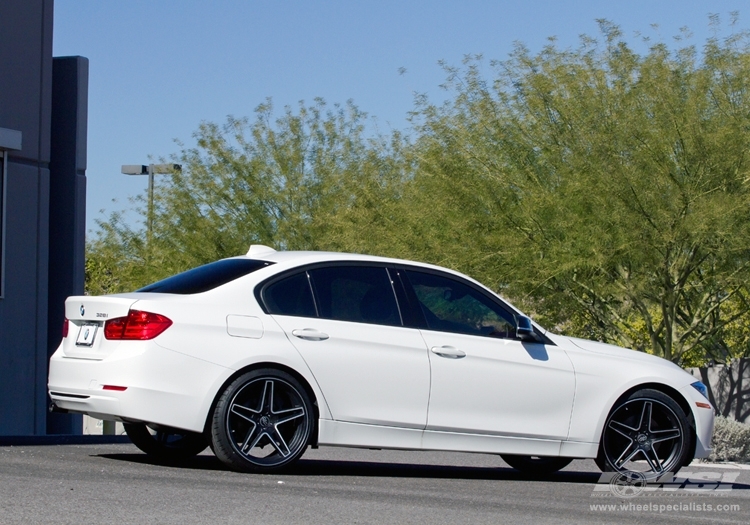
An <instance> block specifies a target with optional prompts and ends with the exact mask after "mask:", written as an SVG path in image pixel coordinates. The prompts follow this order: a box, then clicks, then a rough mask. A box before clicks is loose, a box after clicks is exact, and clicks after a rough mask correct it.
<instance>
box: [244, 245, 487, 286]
mask: <svg viewBox="0 0 750 525" xmlns="http://www.w3.org/2000/svg"><path fill="white" fill-rule="evenodd" d="M237 258H247V259H255V260H261V261H268V262H273V263H278V264H284V266H286V265H293V266H297V265H304V264H315V263H318V262H336V261H342V262H344V261H357V262H377V263H381V264H390V265H407V266H419V267H421V268H432V269H435V270H440V271H443V272H450V273H454V274H456V275H460V276H461V277H468V276H466V275H464V274H462V273H460V272H456V271H454V270H451V269H450V268H444V267H442V266H436V265H434V264H429V263H424V262H419V261H410V260H407V259H396V258H392V257H381V256H379V255H366V254H361V253H346V252H318V251H271V250H268V251H263V252H259V253H257V254H256V253H248V254H247V255H241V256H238V257H237ZM472 280H473V279H472Z"/></svg>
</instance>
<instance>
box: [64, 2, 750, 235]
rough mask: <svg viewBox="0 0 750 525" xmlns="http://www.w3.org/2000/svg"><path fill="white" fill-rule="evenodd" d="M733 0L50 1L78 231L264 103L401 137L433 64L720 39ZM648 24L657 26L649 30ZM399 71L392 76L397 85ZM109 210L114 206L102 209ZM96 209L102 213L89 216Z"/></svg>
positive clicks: (434, 85)
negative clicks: (712, 22) (79, 181)
mask: <svg viewBox="0 0 750 525" xmlns="http://www.w3.org/2000/svg"><path fill="white" fill-rule="evenodd" d="M746 5H747V3H746V2H743V1H740V0H726V1H725V0H629V1H626V2H614V1H606V2H605V1H594V0H579V1H575V2H574V1H570V0H557V1H553V0H525V1H518V0H514V1H507V0H497V1H479V0H460V1H455V0H434V1H423V0H411V1H410V0H401V1H392V0H376V1H370V0H359V1H358V0H349V1H343V0H331V1H308V2H304V1H299V0H289V1H283V0H276V1H257V0H244V1H243V0H128V1H127V2H123V1H120V2H114V1H102V0H56V1H55V28H54V39H53V42H54V45H53V47H54V55H55V56H68V55H81V56H85V57H87V58H88V59H89V61H90V64H89V67H90V71H89V75H90V76H89V123H88V169H87V184H88V192H87V212H86V213H87V230H91V229H94V228H96V225H95V219H96V218H99V219H101V218H104V217H105V216H106V215H108V214H109V213H110V212H111V211H114V210H122V209H126V208H128V207H129V203H128V200H127V199H128V197H129V196H132V195H136V194H138V193H141V192H143V191H144V190H145V188H146V185H147V181H146V179H147V177H129V176H126V175H121V174H120V166H121V165H122V164H141V163H142V164H147V163H148V162H149V159H156V160H158V159H159V158H160V157H165V158H168V157H169V156H170V155H172V154H175V153H177V152H179V151H180V147H179V146H178V145H177V144H176V143H175V140H180V141H182V142H183V143H185V145H186V146H191V145H192V144H193V141H192V134H193V132H194V131H195V130H196V129H197V128H198V125H199V123H200V122H201V121H203V120H208V121H214V122H223V121H224V120H225V119H226V116H227V115H234V116H236V117H241V116H250V115H252V113H253V110H254V109H255V107H256V106H257V105H258V104H260V103H261V102H263V101H264V100H265V99H266V97H271V98H272V99H273V101H274V105H275V107H276V108H277V111H279V110H281V109H282V108H283V106H285V105H296V104H297V102H298V101H300V100H306V101H309V102H311V101H312V100H313V98H315V97H323V98H324V99H325V100H326V101H327V102H329V103H331V104H332V103H335V102H339V103H343V102H346V101H347V100H349V99H352V100H353V101H354V103H355V104H357V105H358V106H359V108H360V109H362V110H364V111H366V112H367V113H368V114H369V115H370V116H372V117H375V118H376V119H377V123H378V127H379V128H380V129H381V130H382V131H387V130H388V129H392V128H395V129H406V127H407V125H408V124H407V120H406V116H407V112H408V111H409V110H410V109H411V108H412V106H413V96H414V93H415V92H418V93H426V94H427V95H428V96H429V97H431V98H432V99H433V100H436V101H439V100H441V98H442V97H443V96H444V95H443V92H442V91H441V90H440V88H439V85H440V84H441V82H442V81H443V80H444V74H443V72H442V70H441V68H440V67H439V66H438V64H437V63H438V61H439V60H445V61H447V62H448V63H450V64H455V65H458V64H460V62H461V59H462V58H463V56H464V55H466V54H476V53H481V54H483V55H484V57H485V58H487V59H488V60H489V59H504V58H506V57H507V55H508V53H509V52H510V51H511V50H512V47H513V43H514V42H516V41H521V42H524V43H525V44H526V45H527V46H528V47H530V48H531V49H532V50H539V49H540V48H541V47H542V46H543V45H545V44H546V43H547V38H548V37H550V36H556V37H557V39H558V44H559V45H560V46H561V47H570V46H575V45H577V43H578V38H579V36H580V35H581V34H591V35H595V34H596V33H597V25H596V21H595V20H596V19H597V18H606V19H609V20H611V21H612V22H615V23H616V24H618V25H620V26H621V28H622V29H623V30H624V32H625V34H626V36H627V38H628V40H629V41H630V42H632V43H635V42H637V41H638V39H637V37H636V36H635V35H636V33H637V32H640V33H642V34H644V35H649V36H651V37H652V38H653V39H657V40H658V39H661V40H662V41H664V42H668V43H672V42H673V40H672V37H673V36H674V35H677V34H679V29H680V28H681V27H683V26H687V27H689V28H690V30H691V31H692V32H693V34H694V36H693V39H692V40H691V42H693V43H695V44H696V45H699V46H700V45H702V44H703V43H704V42H705V40H706V38H707V37H709V36H710V34H711V30H710V27H709V20H708V15H709V13H716V14H718V15H720V17H721V20H722V22H723V29H724V32H725V33H726V32H728V31H729V29H728V22H729V18H730V15H729V13H730V12H732V11H740V23H739V27H740V28H748V27H750V24H748V23H747V22H746V20H745V18H743V17H744V16H746V17H750V9H745V10H744V11H743V8H744V7H745V6H746ZM652 24H658V29H653V28H652ZM399 68H405V69H406V73H405V74H399ZM113 200H114V202H113ZM100 210H105V215H102V213H101V212H100Z"/></svg>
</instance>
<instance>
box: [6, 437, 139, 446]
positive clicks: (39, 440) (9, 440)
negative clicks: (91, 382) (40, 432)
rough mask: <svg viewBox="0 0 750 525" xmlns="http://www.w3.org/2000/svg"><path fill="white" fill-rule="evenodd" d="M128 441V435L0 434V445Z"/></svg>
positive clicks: (105, 443)
mask: <svg viewBox="0 0 750 525" xmlns="http://www.w3.org/2000/svg"><path fill="white" fill-rule="evenodd" d="M122 443H130V439H129V438H128V436H109V435H105V436H102V435H85V436H83V435H82V436H68V435H53V436H0V447H22V446H24V447H29V446H31V447H33V446H43V445H110V444H122Z"/></svg>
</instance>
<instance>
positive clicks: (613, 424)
mask: <svg viewBox="0 0 750 525" xmlns="http://www.w3.org/2000/svg"><path fill="white" fill-rule="evenodd" d="M609 428H611V429H612V430H614V431H615V432H617V433H618V434H621V435H623V436H625V437H626V438H628V439H630V440H631V441H632V438H631V435H632V434H633V432H635V431H637V430H638V429H637V428H633V427H629V426H628V425H626V424H625V423H620V422H619V421H614V420H613V421H610V422H609Z"/></svg>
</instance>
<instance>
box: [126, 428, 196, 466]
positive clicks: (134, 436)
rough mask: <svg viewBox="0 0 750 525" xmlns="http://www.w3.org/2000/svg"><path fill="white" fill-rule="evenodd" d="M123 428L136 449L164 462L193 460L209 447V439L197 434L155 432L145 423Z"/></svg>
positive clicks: (163, 430) (171, 431)
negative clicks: (192, 458)
mask: <svg viewBox="0 0 750 525" xmlns="http://www.w3.org/2000/svg"><path fill="white" fill-rule="evenodd" d="M123 427H125V433H126V434H127V435H128V437H129V438H130V441H132V442H133V444H134V445H135V446H136V447H138V448H139V449H141V450H142V451H143V452H145V453H146V454H148V455H149V456H153V457H155V458H158V459H162V460H180V459H187V458H191V457H193V456H196V455H198V454H200V453H201V452H203V451H204V450H205V449H206V447H207V446H208V439H206V437H205V436H204V435H203V434H199V433H197V432H188V431H186V430H178V429H166V428H162V427H158V430H154V429H151V428H149V427H148V426H146V425H145V424H144V423H123Z"/></svg>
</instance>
